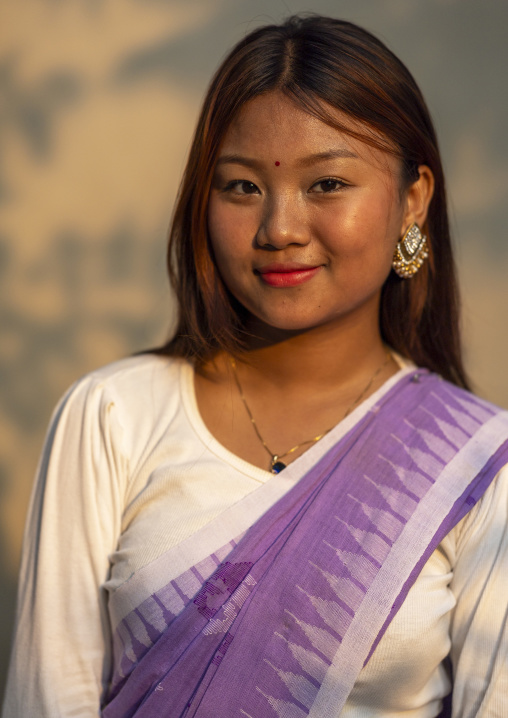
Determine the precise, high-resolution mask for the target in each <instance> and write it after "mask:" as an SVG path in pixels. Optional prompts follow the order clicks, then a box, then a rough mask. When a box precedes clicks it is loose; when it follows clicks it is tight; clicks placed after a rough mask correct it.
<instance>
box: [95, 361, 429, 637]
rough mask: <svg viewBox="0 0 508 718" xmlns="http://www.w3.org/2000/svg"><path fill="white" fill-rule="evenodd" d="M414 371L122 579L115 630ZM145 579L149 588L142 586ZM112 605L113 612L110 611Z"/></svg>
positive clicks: (276, 496)
mask: <svg viewBox="0 0 508 718" xmlns="http://www.w3.org/2000/svg"><path fill="white" fill-rule="evenodd" d="M417 371H420V372H421V370H416V368H415V367H414V366H408V367H405V368H402V369H400V370H399V371H398V372H397V373H396V374H394V375H393V376H392V377H390V378H389V379H388V380H387V381H386V382H385V383H384V384H383V385H382V386H381V387H379V389H378V390H377V391H375V392H374V393H373V394H371V396H370V397H368V398H367V399H366V400H365V401H364V402H362V404H360V406H358V407H356V409H355V410H354V411H352V412H351V414H349V416H347V417H346V418H345V419H342V420H341V421H340V422H339V423H338V424H337V425H336V426H335V427H334V428H333V429H332V430H331V431H330V432H329V433H328V434H327V435H326V436H324V437H323V438H322V439H321V440H320V441H319V442H318V443H317V444H315V445H314V446H313V447H311V448H310V449H309V450H308V451H306V452H305V453H304V454H302V455H301V456H300V457H298V458H297V459H296V460H295V461H294V462H292V463H291V464H289V466H288V467H287V468H286V469H284V471H283V472H281V473H280V474H275V475H273V477H272V478H270V479H269V480H268V481H267V482H266V483H264V484H261V485H260V486H258V487H257V488H255V489H254V490H253V491H251V492H250V493H248V494H247V495H246V496H245V497H244V498H243V499H241V500H240V501H238V502H237V503H235V504H233V505H232V506H229V507H228V508H227V509H225V510H224V511H222V512H221V513H220V514H219V515H218V516H216V517H215V518H214V519H212V520H211V521H210V522H209V523H207V524H205V525H204V526H203V527H202V528H201V529H198V531H196V532H195V533H194V534H192V535H191V536H189V537H188V538H186V539H184V540H183V541H182V542H180V543H179V544H176V545H175V546H173V547H172V548H171V549H169V550H167V551H165V552H164V553H162V554H161V555H160V556H158V557H157V558H155V559H154V560H153V561H151V562H150V563H148V564H146V565H145V566H142V567H141V568H140V569H139V570H138V571H136V572H135V573H134V574H133V575H132V576H131V577H130V578H128V579H127V580H126V581H124V582H123V583H122V584H121V585H120V586H119V587H118V588H117V589H116V590H115V591H114V592H112V593H111V594H110V596H109V603H110V615H114V617H115V624H114V625H112V629H113V630H115V628H116V627H117V625H118V624H119V623H120V622H121V621H122V620H123V618H125V617H126V616H127V615H128V614H129V613H130V612H131V611H132V610H134V609H135V608H136V607H137V606H139V604H140V603H141V602H142V601H143V600H145V599H146V598H147V597H148V596H150V595H152V594H153V593H154V592H156V591H158V590H160V589H161V588H163V587H164V586H165V585H166V584H168V583H169V582H170V581H172V580H173V579H175V578H178V576H180V575H181V574H182V573H184V572H185V571H187V570H189V569H190V568H192V567H193V566H195V565H196V564H197V563H199V562H200V561H202V560H204V559H205V558H207V557H208V556H210V554H212V553H215V552H217V551H219V550H220V549H221V548H223V547H224V546H225V545H226V544H228V543H230V542H231V541H234V540H235V539H237V538H238V537H239V536H241V535H242V534H243V533H245V531H247V530H248V529H249V528H250V526H252V525H253V524H254V523H255V522H256V521H258V519H260V518H261V516H263V514H265V513H266V512H267V511H268V510H269V509H270V508H272V506H274V505H275V504H276V503H277V501H279V500H280V499H281V498H282V497H283V496H285V495H286V494H287V493H288V492H289V491H290V490H291V489H292V488H293V487H294V486H295V485H296V484H297V483H298V482H299V481H300V479H302V478H303V477H304V476H305V475H306V474H307V472H308V471H310V470H311V469H312V468H313V466H315V465H316V464H317V463H318V462H319V461H320V460H322V459H323V458H324V457H325V456H326V454H327V453H328V451H330V450H331V449H333V447H334V446H335V445H336V444H337V443H338V441H340V440H341V439H343V438H344V437H345V436H346V435H347V434H348V433H349V432H350V431H351V430H352V429H354V428H355V426H356V425H357V424H359V423H360V422H361V421H362V419H364V418H365V417H366V416H367V415H368V414H369V412H370V411H372V410H373V409H374V408H375V406H376V404H377V403H378V402H379V401H381V400H384V399H385V398H386V397H387V395H388V394H390V393H391V392H392V391H396V390H397V385H398V384H399V383H401V382H402V381H403V380H404V379H406V377H407V376H408V375H410V374H415V373H416V372H417ZM148 579H149V580H148ZM148 583H149V585H150V589H149V592H147V588H146V587H147V584H148ZM113 607H114V611H112V610H111V609H112V608H113Z"/></svg>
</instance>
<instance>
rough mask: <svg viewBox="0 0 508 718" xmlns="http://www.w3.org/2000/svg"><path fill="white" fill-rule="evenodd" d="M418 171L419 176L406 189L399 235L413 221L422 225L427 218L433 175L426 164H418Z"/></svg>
mask: <svg viewBox="0 0 508 718" xmlns="http://www.w3.org/2000/svg"><path fill="white" fill-rule="evenodd" d="M418 172H419V175H420V176H419V177H418V179H417V180H416V182H413V184H412V185H410V186H409V188H408V189H407V190H406V195H405V211H404V216H403V220H402V227H401V235H403V234H404V232H405V231H406V229H407V228H408V227H409V226H410V225H411V224H413V222H416V224H417V225H418V226H419V227H423V225H424V224H425V222H426V220H427V212H428V210H429V205H430V200H431V199H432V195H433V194H434V175H433V174H432V170H431V169H430V167H427V165H419V167H418Z"/></svg>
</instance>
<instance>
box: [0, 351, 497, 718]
mask: <svg viewBox="0 0 508 718" xmlns="http://www.w3.org/2000/svg"><path fill="white" fill-rule="evenodd" d="M270 478H272V474H270V473H269V472H268V471H264V470H262V469H259V468H257V467H255V466H252V465H251V464H249V463H247V462H245V461H243V460H242V459H240V458H238V457H237V456H234V455H233V454H232V453H231V452H229V451H228V450H227V449H225V448H224V447H223V446H222V445H220V444H219V443H218V442H217V441H216V440H215V439H214V438H213V436H212V435H211V434H210V432H209V431H208V430H207V428H206V426H205V425H204V423H203V421H202V419H201V417H200V415H199V412H198V408H197V404H196V399H195V395H194V383H193V371H192V368H191V366H190V365H189V364H187V363H186V362H183V361H179V360H173V359H168V358H165V357H157V356H151V355H145V356H139V357H133V358H130V359H126V360H123V361H121V362H118V363H116V364H113V365H110V366H107V367H105V368H103V369H100V370H98V371H96V372H93V373H92V374H90V375H88V376H87V377H85V378H84V379H82V380H81V381H80V382H78V383H77V384H76V385H75V386H74V387H73V388H72V389H71V390H70V392H69V393H68V394H67V396H66V397H65V398H64V400H63V401H62V402H61V404H60V406H59V407H58V408H57V410H56V412H55V416H54V419H53V422H52V424H51V427H50V430H49V434H48V439H47V442H46V446H45V449H44V451H43V454H42V457H41V462H40V467H39V472H38V480H37V483H36V486H35V489H34V493H33V496H32V503H31V507H30V514H29V521H28V524H27V530H26V535H25V546H24V554H23V560H22V569H21V582H20V596H19V605H18V618H17V626H16V635H15V644H14V649H13V656H12V662H11V670H10V674H9V680H8V687H7V694H6V701H5V705H4V713H3V716H4V718H56V717H57V716H58V717H59V718H66V717H67V716H69V717H70V716H72V718H85V717H87V718H89V717H90V716H98V715H100V708H99V705H100V701H101V696H103V695H104V692H105V690H106V688H107V685H108V680H109V678H110V674H111V665H112V656H111V650H110V626H109V618H108V611H107V596H108V592H111V591H114V590H115V589H116V588H118V587H119V586H120V585H122V584H123V582H124V581H125V580H126V579H128V578H129V577H130V576H132V574H133V573H134V572H136V571H138V570H139V569H140V568H142V567H143V566H145V565H146V564H148V563H150V562H151V561H153V560H154V559H155V558H157V557H159V556H160V555H162V554H163V553H164V552H166V551H167V550H168V549H170V548H172V547H174V546H176V545H177V544H179V543H180V542H181V541H183V540H184V539H186V538H187V537H189V536H191V535H192V534H194V533H195V532H196V531H197V530H199V529H200V528H202V527H203V526H205V525H206V524H207V523H209V522H210V521H211V520H212V519H213V518H215V517H216V516H218V515H219V514H221V512H223V511H224V510H225V509H227V508H228V507H230V506H232V505H233V504H235V503H236V502H238V501H239V500H241V499H242V498H244V497H245V496H246V495H247V494H249V493H250V492H252V491H254V490H255V489H256V488H257V487H259V486H260V485H261V484H263V483H264V482H266V481H267V480H268V479H270ZM507 596H508V471H507V469H506V468H505V469H503V470H502V471H501V472H500V473H499V475H498V477H496V479H495V480H494V482H493V484H492V485H491V487H490V488H489V489H488V491H487V492H486V494H485V496H484V497H483V499H482V500H481V501H480V502H479V503H478V504H477V505H476V506H475V507H474V508H473V509H472V511H471V512H470V513H469V514H468V516H466V518H465V519H464V520H463V521H462V522H461V523H460V524H459V525H458V526H457V527H455V528H454V529H453V531H452V532H451V533H450V534H449V535H448V536H447V537H446V538H445V540H444V541H443V542H442V543H441V544H440V546H439V547H438V549H437V550H436V551H435V552H434V553H433V554H432V556H431V558H430V559H429V561H428V562H427V564H426V565H425V567H424V569H423V571H422V573H421V575H420V576H419V577H418V579H417V580H416V582H415V584H414V586H413V587H412V588H411V590H410V592H409V594H408V596H407V598H406V601H405V602H404V604H403V606H402V607H401V609H400V610H399V612H398V613H397V615H396V616H395V618H394V620H393V621H392V623H391V624H390V626H389V628H388V630H387V631H386V633H385V635H384V636H383V638H382V640H381V641H380V643H379V645H378V647H377V649H376V651H375V652H374V654H373V656H372V658H371V660H370V661H369V663H368V664H367V666H366V667H365V668H364V669H363V671H362V672H361V674H360V677H359V680H358V681H357V683H356V685H355V688H354V689H353V692H352V693H351V695H350V698H349V700H348V702H347V704H346V707H345V708H344V709H343V711H342V713H341V716H343V717H346V718H367V717H374V716H376V717H377V716H380V717H381V716H383V718H388V717H390V718H396V717H397V716H401V717H402V716H404V718H434V717H435V716H436V715H437V714H438V712H439V709H438V702H437V698H438V697H439V696H441V695H443V694H445V693H446V692H447V686H448V678H447V675H446V671H445V668H444V666H443V664H442V663H441V661H442V659H443V658H444V657H445V656H446V655H447V654H449V653H450V647H451V658H452V662H453V666H454V693H453V695H454V703H453V716H454V718H455V717H456V718H459V717H460V718H473V717H475V718H502V717H504V718H506V716H507V715H508V626H507V616H508V607H507V604H508V601H507ZM225 718H226V717H225ZM227 718H229V717H227Z"/></svg>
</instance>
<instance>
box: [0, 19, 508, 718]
mask: <svg viewBox="0 0 508 718" xmlns="http://www.w3.org/2000/svg"><path fill="white" fill-rule="evenodd" d="M169 256H170V263H169V266H170V275H171V278H172V281H173V286H174V288H175V291H176V296H177V299H178V306H179V323H178V327H177V330H176V334H175V336H174V338H173V339H172V340H171V341H170V342H169V343H168V344H167V346H165V347H164V348H163V349H161V350H159V351H158V352H155V353H151V354H145V355H142V356H137V357H133V358H130V359H127V360H124V361H121V362H119V363H116V364H114V365H112V366H109V367H106V368H104V369H101V370H99V371H97V372H94V373H93V374H91V375H89V376H88V377H86V378H84V379H83V380H82V381H80V382H78V383H77V385H76V386H74V387H73V388H72V389H71V391H70V392H69V393H68V395H67V396H66V397H65V398H64V400H63V401H62V403H61V404H60V406H59V408H58V410H57V412H56V415H55V418H54V420H53V423H52V427H51V429H50V433H49V437H48V440H47V444H46V448H45V450H44V454H43V458H42V462H41V468H40V473H39V480H38V483H37V485H36V489H35V492H34V497H33V503H32V508H31V514H30V519H29V524H28V533H27V541H26V547H25V554H24V560H23V567H22V581H21V589H20V604H19V617H18V627H17V638H16V643H15V647H14V654H13V660H12V667H11V674H10V682H9V688H8V694H7V701H6V708H5V714H4V715H5V716H8V717H9V718H14V717H15V716H16V717H17V716H20V717H21V716H23V718H28V717H29V716H34V717H35V716H48V717H49V716H73V717H76V716H94V715H95V716H97V715H99V714H102V715H103V716H104V718H120V717H122V718H126V717H127V716H136V717H138V718H141V717H154V718H155V717H157V718H159V717H160V716H167V717H171V718H175V717H177V716H182V717H183V716H185V717H186V718H191V716H197V717H198V718H205V716H206V717H211V716H214V717H215V716H221V717H224V718H230V717H233V716H235V718H236V717H238V718H240V717H242V716H246V717H247V718H268V717H269V716H274V718H276V717H277V716H279V717H280V718H283V717H284V718H302V717H303V716H311V717H312V718H318V717H319V718H324V717H327V718H328V717H330V718H332V717H333V718H335V717H336V716H339V715H340V716H347V717H348V718H359V717H360V716H362V717H363V716H390V717H391V718H393V717H394V716H398V715H400V716H412V717H414V718H427V717H435V716H438V715H439V714H441V712H442V711H443V712H444V714H447V715H453V716H456V717H457V718H458V717H459V716H460V717H461V718H466V717H470V718H473V716H476V717H478V716H481V717H482V718H487V717H488V718H493V717H494V716H497V717H499V716H501V715H504V714H505V713H506V710H507V701H508V698H507V696H508V667H507V666H508V662H507V660H506V659H507V653H508V635H507V628H506V615H507V605H508V602H507V598H506V597H507V595H508V594H507V588H508V585H507V571H506V562H507V556H508V530H507V526H508V521H507V519H508V516H507V506H508V475H507V471H506V468H504V467H505V464H506V463H507V461H508V417H507V415H506V414H505V413H504V412H502V411H501V410H499V409H497V408H496V407H494V406H491V405H490V404H487V403H486V402H484V401H481V400H479V399H477V398H475V397H474V396H473V395H472V394H470V393H469V392H468V391H467V382H466V378H465V374H464V370H463V367H462V363H461V357H460V342H459V336H458V317H457V299H456V291H455V286H456V285H455V278H454V269H453V261H452V256H451V247H450V238H449V231H448V222H447V214H446V199H445V189H444V180H443V173H442V168H441V163H440V158H439V152H438V147H437V142H436V138H435V135H434V131H433V128H432V123H431V120H430V118H429V115H428V111H427V109H426V107H425V104H424V101H423V99H422V97H421V94H420V92H419V90H418V88H417V87H416V85H415V82H414V80H413V78H412V77H411V75H410V74H409V72H408V71H407V70H406V68H405V67H404V66H403V65H402V64H401V63H400V61H399V60H397V58H395V57H394V56H393V54H392V53H391V52H390V51H389V50H387V48H386V47H385V46H384V45H383V44H382V43H380V42H379V41H378V40H377V39H375V38H374V37H372V36H371V35H370V34H369V33H367V32H365V31H364V30H362V29H360V28H358V27H356V26H354V25H352V24H350V23H346V22H341V21H339V20H332V19H329V18H323V17H310V18H305V19H301V18H291V19H290V20H288V21H287V22H286V23H284V24H283V25H280V26H269V27H264V28H261V29H259V30H257V31H255V32H253V33H252V34H251V35H249V36H248V37H246V38H245V40H243V41H242V42H241V43H240V44H239V45H238V46H237V47H235V48H234V49H233V51H232V52H231V54H230V55H229V56H228V57H227V58H226V60H225V61H224V63H223V65H222V66H221V68H220V69H219V71H218V72H217V74H216V76H215V78H214V80H213V82H212V84H211V87H210V90H209V92H208V95H207V97H206V99H205V102H204V107H203V110H202V114H201V117H200V120H199V123H198V128H197V131H196V136H195V139H194V143H193V146H192V149H191V153H190V158H189V162H188V165H187V169H186V173H185V177H184V180H183V184H182V189H181V193H180V198H179V202H178V205H177V208H176V212H175V218H174V223H173V229H172V233H171V242H170V254H169Z"/></svg>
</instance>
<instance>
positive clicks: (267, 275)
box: [255, 262, 321, 288]
mask: <svg viewBox="0 0 508 718" xmlns="http://www.w3.org/2000/svg"><path fill="white" fill-rule="evenodd" d="M320 269H321V265H309V264H300V263H299V262H288V263H287V264H278V263H274V264H266V265H264V266H263V267H259V269H256V270H255V271H256V274H258V275H259V276H260V277H261V281H263V282H264V283H265V284H268V285H269V286H270V287H278V288H284V287H296V286H298V285H299V284H303V283H304V282H308V281H309V280H310V279H312V277H314V276H315V275H316V274H317V273H318V272H319V270H320Z"/></svg>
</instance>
